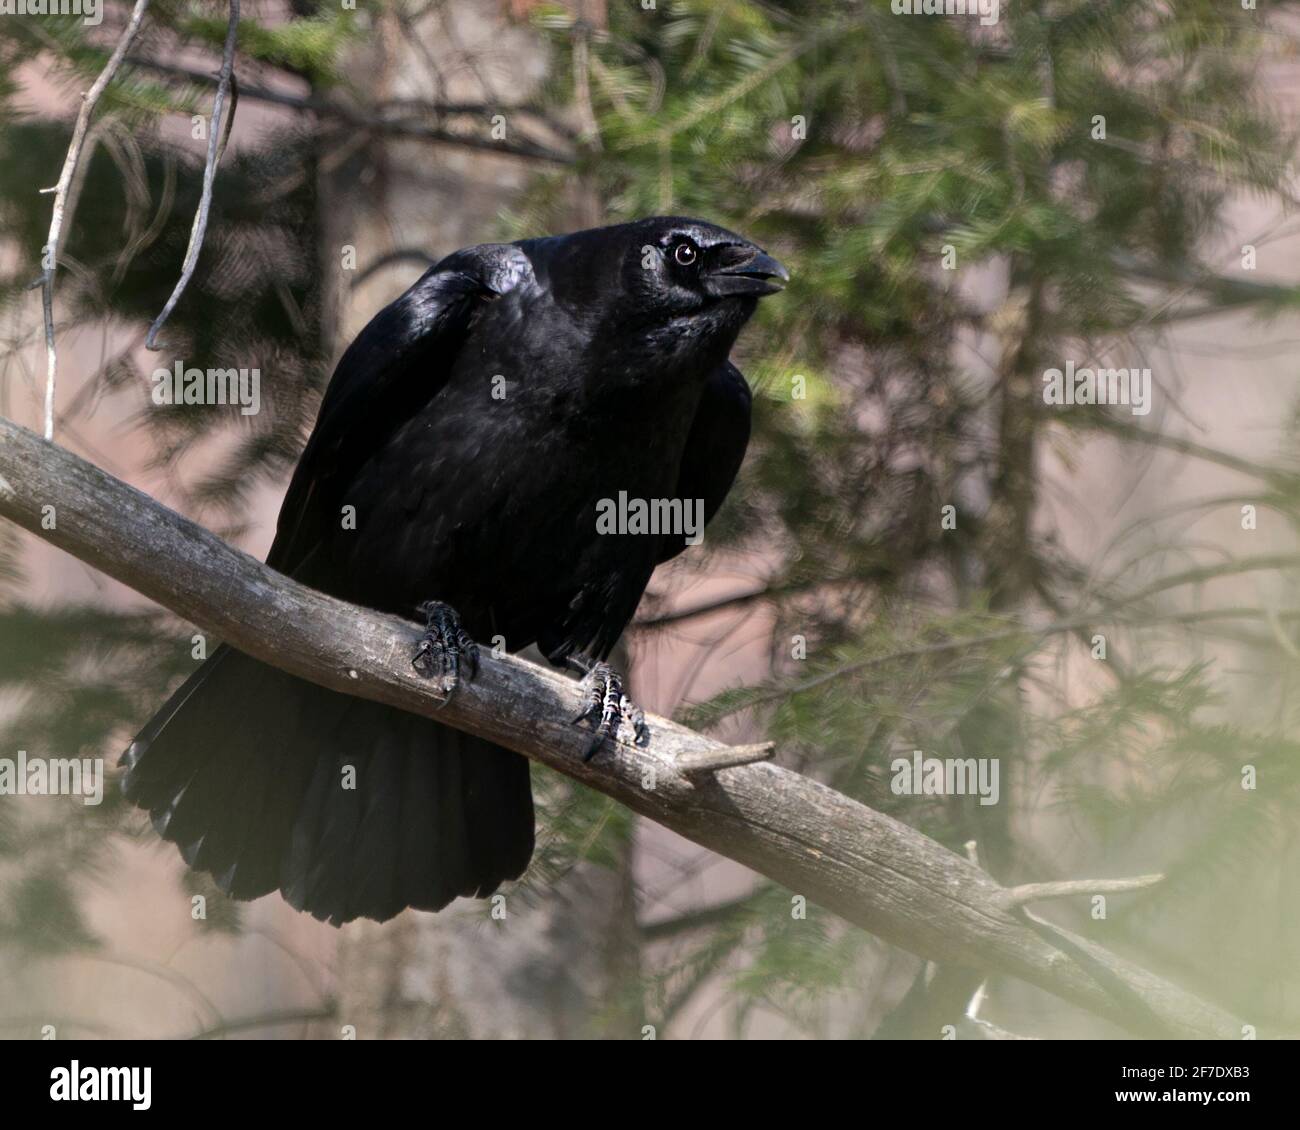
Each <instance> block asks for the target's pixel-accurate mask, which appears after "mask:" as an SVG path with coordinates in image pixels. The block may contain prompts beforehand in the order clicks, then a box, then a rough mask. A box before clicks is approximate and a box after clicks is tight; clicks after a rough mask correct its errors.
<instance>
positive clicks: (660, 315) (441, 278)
mask: <svg viewBox="0 0 1300 1130" xmlns="http://www.w3.org/2000/svg"><path fill="white" fill-rule="evenodd" d="M787 277H788V276H787V275H786V272H785V269H784V268H783V267H782V266H781V265H780V264H779V263H778V262H777V261H776V260H775V259H773V258H771V257H770V256H768V255H767V254H765V253H764V252H763V251H762V250H761V249H760V248H758V247H756V246H754V245H753V244H751V243H749V242H748V241H746V240H744V239H742V238H741V237H740V236H738V235H735V234H733V233H732V232H729V231H724V230H723V229H722V228H718V227H715V226H714V225H712V224H706V223H701V222H700V221H698V220H688V219H681V218H655V219H648V220H641V221H638V222H635V223H629V224H620V225H617V226H614V227H606V228H596V229H593V230H590V231H582V232H576V233H574V234H571V235H563V236H554V237H550V238H545V239H528V240H522V241H520V242H518V243H513V244H485V245H483V246H479V247H471V248H468V249H466V250H464V251H458V252H456V253H455V254H453V255H450V256H448V257H447V258H446V259H444V260H443V261H442V262H440V263H438V264H437V265H436V266H434V267H433V268H431V269H430V270H429V271H428V272H427V273H426V274H425V275H424V276H423V277H422V278H421V279H420V280H419V281H418V282H417V283H416V284H415V285H414V286H412V287H411V288H410V290H408V291H407V292H406V293H405V294H403V295H402V296H401V297H400V298H398V299H397V300H396V301H395V302H393V303H392V304H391V305H390V306H388V307H386V308H385V309H383V310H382V311H380V312H379V314H377V315H376V316H375V318H374V319H373V320H372V321H371V322H370V324H369V325H367V326H366V328H365V329H364V330H362V332H361V334H360V335H359V336H358V337H357V339H356V340H355V341H354V342H353V343H352V345H351V346H350V347H349V348H348V350H347V352H346V353H344V355H343V357H342V359H341V360H340V361H339V364H338V368H337V369H336V371H335V373H334V376H333V379H332V380H331V381H330V384H329V387H328V389H327V391H326V393H325V396H324V399H323V401H322V404H321V408H320V415H319V417H318V419H317V421H316V427H315V430H314V431H313V432H312V435H311V438H310V439H309V440H308V442H307V446H306V448H305V449H304V450H303V453H302V457H301V459H300V460H299V462H298V466H297V469H296V470H295V472H294V475H293V479H292V481H291V482H290V484H289V489H288V492H287V494H286V495H285V498H284V503H283V506H282V507H281V510H280V517H279V523H278V526H277V532H276V537H275V541H274V544H273V545H272V547H271V551H270V554H269V555H268V557H267V563H268V564H269V565H271V566H272V567H274V568H276V569H278V570H280V571H281V572H283V573H286V574H288V575H289V576H292V577H294V578H296V579H297V580H299V581H301V582H303V583H305V584H308V585H311V586H313V587H314V588H317V589H319V590H321V591H323V592H326V593H329V594H331V595H333V596H336V597H340V598H342V599H344V600H348V601H352V602H354V603H357V604H360V605H364V606H366V607H369V608H374V609H379V610H382V611H386V612H392V613H398V614H401V615H405V616H410V615H412V614H413V613H415V612H417V611H419V612H420V613H421V614H422V615H423V617H424V619H425V623H426V630H425V633H424V635H423V637H422V639H421V642H420V644H419V647H418V648H417V650H416V652H415V654H414V655H413V657H412V662H413V664H414V665H415V667H416V669H417V670H418V671H419V672H420V673H421V674H425V675H428V676H429V677H431V678H437V679H439V680H441V682H442V684H443V687H444V688H445V689H446V690H447V691H448V693H450V692H451V691H453V690H454V688H455V684H456V681H457V679H458V678H459V677H460V676H461V675H464V676H466V677H472V676H473V673H474V671H475V669H476V667H477V662H478V651H477V646H476V645H475V643H474V641H475V640H476V639H477V640H489V639H492V638H494V637H503V638H504V640H505V646H506V647H507V648H508V649H509V650H511V651H518V650H521V649H523V648H525V647H528V646H529V645H532V644H536V645H537V646H538V647H539V648H540V649H541V651H542V652H543V653H544V654H545V655H546V656H547V658H548V659H549V660H550V661H551V662H553V663H556V664H557V665H565V666H570V667H574V668H576V669H580V670H583V671H584V672H586V680H585V685H584V703H585V705H586V710H585V712H584V714H583V716H582V717H580V718H579V719H577V720H576V722H575V724H578V723H582V722H584V721H585V722H586V723H587V724H589V725H590V726H591V728H592V730H593V743H592V747H591V749H592V752H593V753H594V752H595V751H596V750H597V749H598V748H599V746H600V744H601V743H602V742H603V741H604V740H606V739H608V738H617V737H618V734H619V732H620V725H621V724H623V723H627V724H629V725H630V728H631V731H632V734H633V737H634V740H635V741H637V742H639V743H644V742H645V741H646V740H648V734H647V732H646V728H645V723H644V719H643V717H642V716H641V714H640V712H639V711H638V710H636V708H635V707H634V706H633V705H632V704H631V703H630V702H629V701H628V699H627V698H626V697H625V696H624V695H623V693H622V686H621V681H620V679H619V676H618V674H617V672H615V671H613V670H612V669H611V668H610V667H609V666H608V665H607V664H606V663H605V659H606V658H607V657H608V655H609V652H610V650H611V649H612V648H613V647H614V645H615V643H616V642H617V640H618V638H619V636H620V634H621V633H622V631H623V629H624V628H625V627H626V625H627V623H628V621H629V620H630V619H631V618H632V615H633V612H634V611H635V609H636V606H637V602H638V601H639V600H640V598H641V595H642V593H643V592H644V590H645V587H646V583H647V582H648V581H649V579H650V574H651V572H652V571H653V570H654V568H655V566H656V565H658V564H659V563H660V562H663V561H666V560H668V559H669V558H671V557H674V556H675V555H676V554H678V553H680V552H681V551H682V550H683V548H684V547H685V544H686V541H687V538H686V536H685V534H686V533H687V532H689V531H683V530H676V529H673V530H663V529H662V528H660V529H659V530H658V532H654V533H645V532H625V531H622V530H615V531H613V532H608V531H607V532H601V531H599V530H598V529H597V521H596V514H597V508H598V506H599V505H600V503H601V501H602V500H607V499H613V498H618V497H619V496H620V492H626V497H627V498H630V499H640V500H663V499H689V500H701V502H702V510H703V515H704V518H705V520H706V521H707V520H708V519H709V518H711V517H712V516H713V515H714V513H716V511H717V509H718V507H719V506H720V505H721V503H722V500H723V498H724V497H725V496H726V494H727V492H728V490H729V489H730V488H731V484H732V481H733V480H734V478H735V476H736V472H737V470H738V469H739V467H740V463H741V460H742V458H743V456H744V453H745V447H746V445H747V443H748V440H749V426H750V424H749V417H750V392H749V388H748V386H747V385H746V383H745V379H744V377H743V376H742V375H741V374H740V372H739V371H738V370H737V369H736V368H735V367H734V366H733V365H732V364H731V363H730V362H729V361H728V360H727V355H728V353H729V352H730V350H731V347H732V344H733V343H734V342H735V340H736V335H737V334H738V333H739V331H740V329H741V327H742V326H743V325H744V323H745V321H746V320H747V319H748V318H749V317H750V315H751V314H752V313H753V311H754V308H755V305H756V303H757V300H758V298H759V297H760V296H761V295H766V294H772V293H774V292H775V291H777V290H779V289H780V287H781V284H782V282H783V281H784V280H786V278H787ZM123 764H124V765H125V766H126V767H127V768H128V772H127V774H126V777H125V784H124V788H125V791H126V795H127V797H128V798H129V799H130V800H131V801H133V802H134V803H135V804H137V805H139V806H140V807H142V808H144V809H147V810H148V811H149V813H150V815H151V816H152V818H153V824H154V827H155V828H156V829H157V830H158V832H159V833H160V834H161V835H162V836H163V838H164V839H166V840H170V841H171V842H173V843H175V844H176V845H177V846H178V847H179V848H180V850H181V854H182V855H183V856H184V858H185V861H186V863H188V864H189V865H190V866H191V867H194V868H197V869H200V870H203V871H208V872H210V873H211V874H212V876H213V877H214V879H215V880H216V883H217V885H218V886H219V887H220V888H221V889H222V890H224V891H226V892H227V893H228V894H230V895H232V896H233V897H235V898H240V899H249V898H256V897H258V896H260V895H264V894H267V893H269V892H271V891H273V890H276V889H277V888H278V889H279V890H280V891H281V892H282V893H283V895H284V897H285V899H287V900H288V902H289V903H291V904H292V905H293V906H295V907H297V908H298V909H300V910H306V911H308V912H310V913H311V914H313V915H315V916H316V917H318V918H321V919H325V920H328V921H329V922H332V923H334V924H336V925H337V924H341V923H344V922H348V921H350V920H352V919H354V918H358V917H365V918H373V919H378V920H383V919H386V918H390V917H392V916H393V915H395V914H397V913H398V912H399V911H401V910H402V909H403V908H404V907H408V906H409V907H415V908H417V909H420V910H439V909H441V908H442V907H443V906H445V905H446V904H447V903H449V902H450V901H451V900H452V899H454V898H456V897H457V896H460V895H464V896H479V897H484V896H486V895H489V894H491V893H492V892H493V891H494V890H496V888H497V886H498V885H499V884H500V883H501V882H503V881H504V880H508V879H514V878H517V877H518V876H519V875H521V874H522V873H523V871H524V869H525V868H526V867H527V866H528V861H529V858H530V857H531V855H532V851H533V802H532V793H531V789H530V786H529V774H528V763H527V761H526V759H525V758H523V757H521V756H520V755H518V754H516V753H513V752H510V751H509V750H505V749H501V748H499V747H497V746H494V745H492V744H491V743H490V742H487V741H485V740H483V739H481V738H476V737H472V736H470V735H468V734H465V733H462V732H460V731H458V730H455V729H452V728H450V727H448V726H445V725H441V724H440V723H438V722H435V721H432V720H430V719H428V718H423V717H418V716H416V715H413V714H407V713H405V712H403V711H400V710H396V709H394V708H392V707H390V706H385V705H382V704H380V703H376V702H370V701H367V700H364V699H360V698H354V697H350V696H348V695H343V694H339V693H337V692H334V691H330V690H326V689H324V688H321V687H318V686H315V685H313V684H311V683H308V682H305V681H303V680H301V679H298V678H295V677H294V676H291V675H288V674H285V673H284V672H282V671H278V670H276V669H275V668H272V667H269V666H267V665H266V664H264V663H261V662H259V661H257V660H255V659H252V658H250V657H249V656H247V655H244V654H243V653H241V652H238V651H235V650H233V649H232V648H229V647H226V646H222V647H220V648H218V649H217V650H216V651H215V652H214V653H213V655H212V656H211V658H209V659H208V660H207V661H206V662H205V663H204V664H203V666H201V667H200V668H199V669H198V670H197V671H195V673H194V674H193V675H191V676H190V678H189V679H187V680H186V681H185V683H184V684H183V685H182V686H181V687H180V689H179V690H177V691H176V693H175V694H174V695H172V697H171V698H170V699H169V700H168V702H167V703H166V705H164V706H163V707H162V709H161V710H159V711H158V713H157V714H156V715H155V716H154V717H153V719H152V720H151V721H150V722H149V723H148V724H147V725H146V726H145V727H144V729H143V730H142V731H141V732H140V734H139V736H138V737H137V738H136V739H135V741H134V742H133V743H132V744H131V746H130V747H129V748H128V750H127V751H126V753H125V755H124V757H123Z"/></svg>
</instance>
